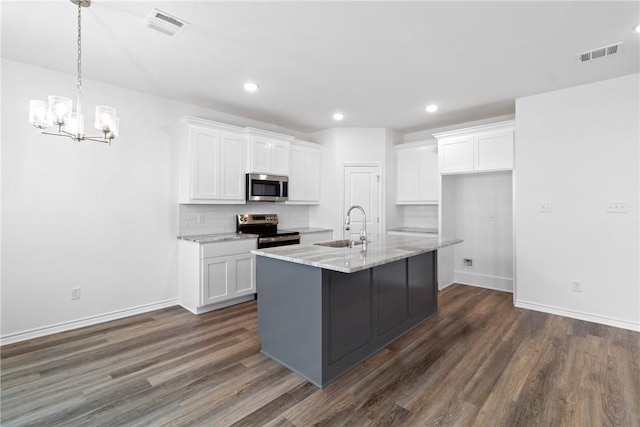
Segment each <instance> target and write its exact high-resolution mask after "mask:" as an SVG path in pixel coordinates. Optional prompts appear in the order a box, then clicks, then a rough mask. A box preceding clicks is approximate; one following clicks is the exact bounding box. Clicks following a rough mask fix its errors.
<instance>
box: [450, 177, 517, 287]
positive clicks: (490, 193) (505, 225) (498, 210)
mask: <svg viewBox="0 0 640 427" xmlns="http://www.w3.org/2000/svg"><path fill="white" fill-rule="evenodd" d="M511 181H512V174H511V172H510V171H508V172H493V173H475V174H464V175H448V176H443V177H442V191H443V193H448V197H449V199H448V200H449V201H448V202H447V203H448V205H449V207H450V211H449V220H450V223H449V224H448V226H447V227H446V228H444V229H443V232H444V234H445V235H446V236H454V237H457V238H460V239H463V240H464V241H463V242H462V243H460V244H458V245H455V246H454V247H453V281H454V282H456V283H465V284H470V285H475V286H481V287H487V288H491V289H498V290H503V291H509V292H511V291H512V290H513V197H512V195H513V191H512V184H511ZM464 258H468V259H471V260H472V263H473V265H472V266H470V267H468V266H465V265H464V263H463V259H464Z"/></svg>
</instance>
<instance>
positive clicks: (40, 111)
mask: <svg viewBox="0 0 640 427" xmlns="http://www.w3.org/2000/svg"><path fill="white" fill-rule="evenodd" d="M29 123H31V124H32V125H34V126H35V127H37V128H38V129H46V128H48V127H49V126H51V125H52V123H51V120H49V104H48V103H47V102H46V101H41V100H39V99H32V100H31V101H29Z"/></svg>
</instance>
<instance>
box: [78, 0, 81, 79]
mask: <svg viewBox="0 0 640 427" xmlns="http://www.w3.org/2000/svg"><path fill="white" fill-rule="evenodd" d="M80 90H82V2H81V1H79V2H78V91H80Z"/></svg>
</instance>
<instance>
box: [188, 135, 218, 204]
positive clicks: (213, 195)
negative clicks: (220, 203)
mask: <svg viewBox="0 0 640 427" xmlns="http://www.w3.org/2000/svg"><path fill="white" fill-rule="evenodd" d="M191 154H192V158H191V165H192V167H191V198H192V199H205V200H207V199H208V200H212V199H218V198H219V197H220V187H219V179H220V178H219V173H220V171H219V170H218V165H219V164H220V134H219V132H216V131H213V130H209V129H205V128H200V127H193V128H192V130H191Z"/></svg>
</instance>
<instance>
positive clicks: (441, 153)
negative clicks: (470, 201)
mask: <svg viewBox="0 0 640 427" xmlns="http://www.w3.org/2000/svg"><path fill="white" fill-rule="evenodd" d="M434 136H435V137H436V138H437V140H438V161H439V168H440V173H441V174H443V175H446V174H456V173H470V172H488V171H500V170H511V169H513V141H514V122H513V120H509V121H505V122H499V123H494V124H490V125H484V126H477V127H472V128H466V129H460V130H456V131H451V132H442V133H438V134H435V135H434Z"/></svg>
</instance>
